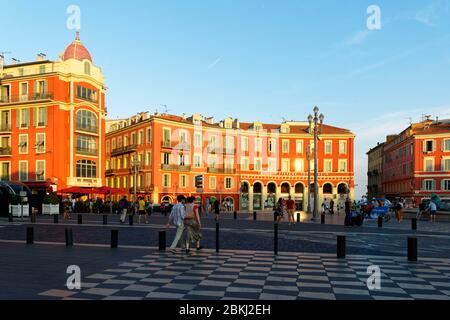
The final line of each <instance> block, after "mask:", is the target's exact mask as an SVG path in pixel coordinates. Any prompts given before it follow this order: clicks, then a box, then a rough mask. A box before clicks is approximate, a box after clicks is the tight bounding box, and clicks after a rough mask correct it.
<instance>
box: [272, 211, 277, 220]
mask: <svg viewBox="0 0 450 320" xmlns="http://www.w3.org/2000/svg"><path fill="white" fill-rule="evenodd" d="M277 219H278V215H277V212H276V211H274V212H273V221H274V222H277Z"/></svg>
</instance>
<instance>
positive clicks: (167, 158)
mask: <svg viewBox="0 0 450 320" xmlns="http://www.w3.org/2000/svg"><path fill="white" fill-rule="evenodd" d="M170 163H171V161H170V153H168V152H165V153H163V164H165V165H169V164H170Z"/></svg>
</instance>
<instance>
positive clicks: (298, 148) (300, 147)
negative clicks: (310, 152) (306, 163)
mask: <svg viewBox="0 0 450 320" xmlns="http://www.w3.org/2000/svg"><path fill="white" fill-rule="evenodd" d="M295 151H296V152H297V153H298V154H302V153H303V141H302V140H297V141H296V142H295Z"/></svg>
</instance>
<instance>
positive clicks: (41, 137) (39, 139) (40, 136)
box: [36, 133, 45, 153]
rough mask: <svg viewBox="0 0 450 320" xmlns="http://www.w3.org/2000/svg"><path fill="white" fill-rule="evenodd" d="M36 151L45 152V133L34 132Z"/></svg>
mask: <svg viewBox="0 0 450 320" xmlns="http://www.w3.org/2000/svg"><path fill="white" fill-rule="evenodd" d="M36 152H37V153H44V152H45V133H36Z"/></svg>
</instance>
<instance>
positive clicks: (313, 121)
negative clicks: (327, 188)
mask: <svg viewBox="0 0 450 320" xmlns="http://www.w3.org/2000/svg"><path fill="white" fill-rule="evenodd" d="M313 111H314V116H312V115H309V116H308V122H309V128H310V133H312V134H314V212H313V218H312V220H313V221H315V222H318V221H319V220H320V218H319V193H318V191H319V181H318V173H319V172H318V166H317V164H318V159H317V141H318V140H319V134H320V132H321V126H322V124H323V120H324V119H325V116H324V115H323V114H320V115H319V108H318V107H317V106H316V107H314V109H313ZM311 130H312V132H311Z"/></svg>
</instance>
